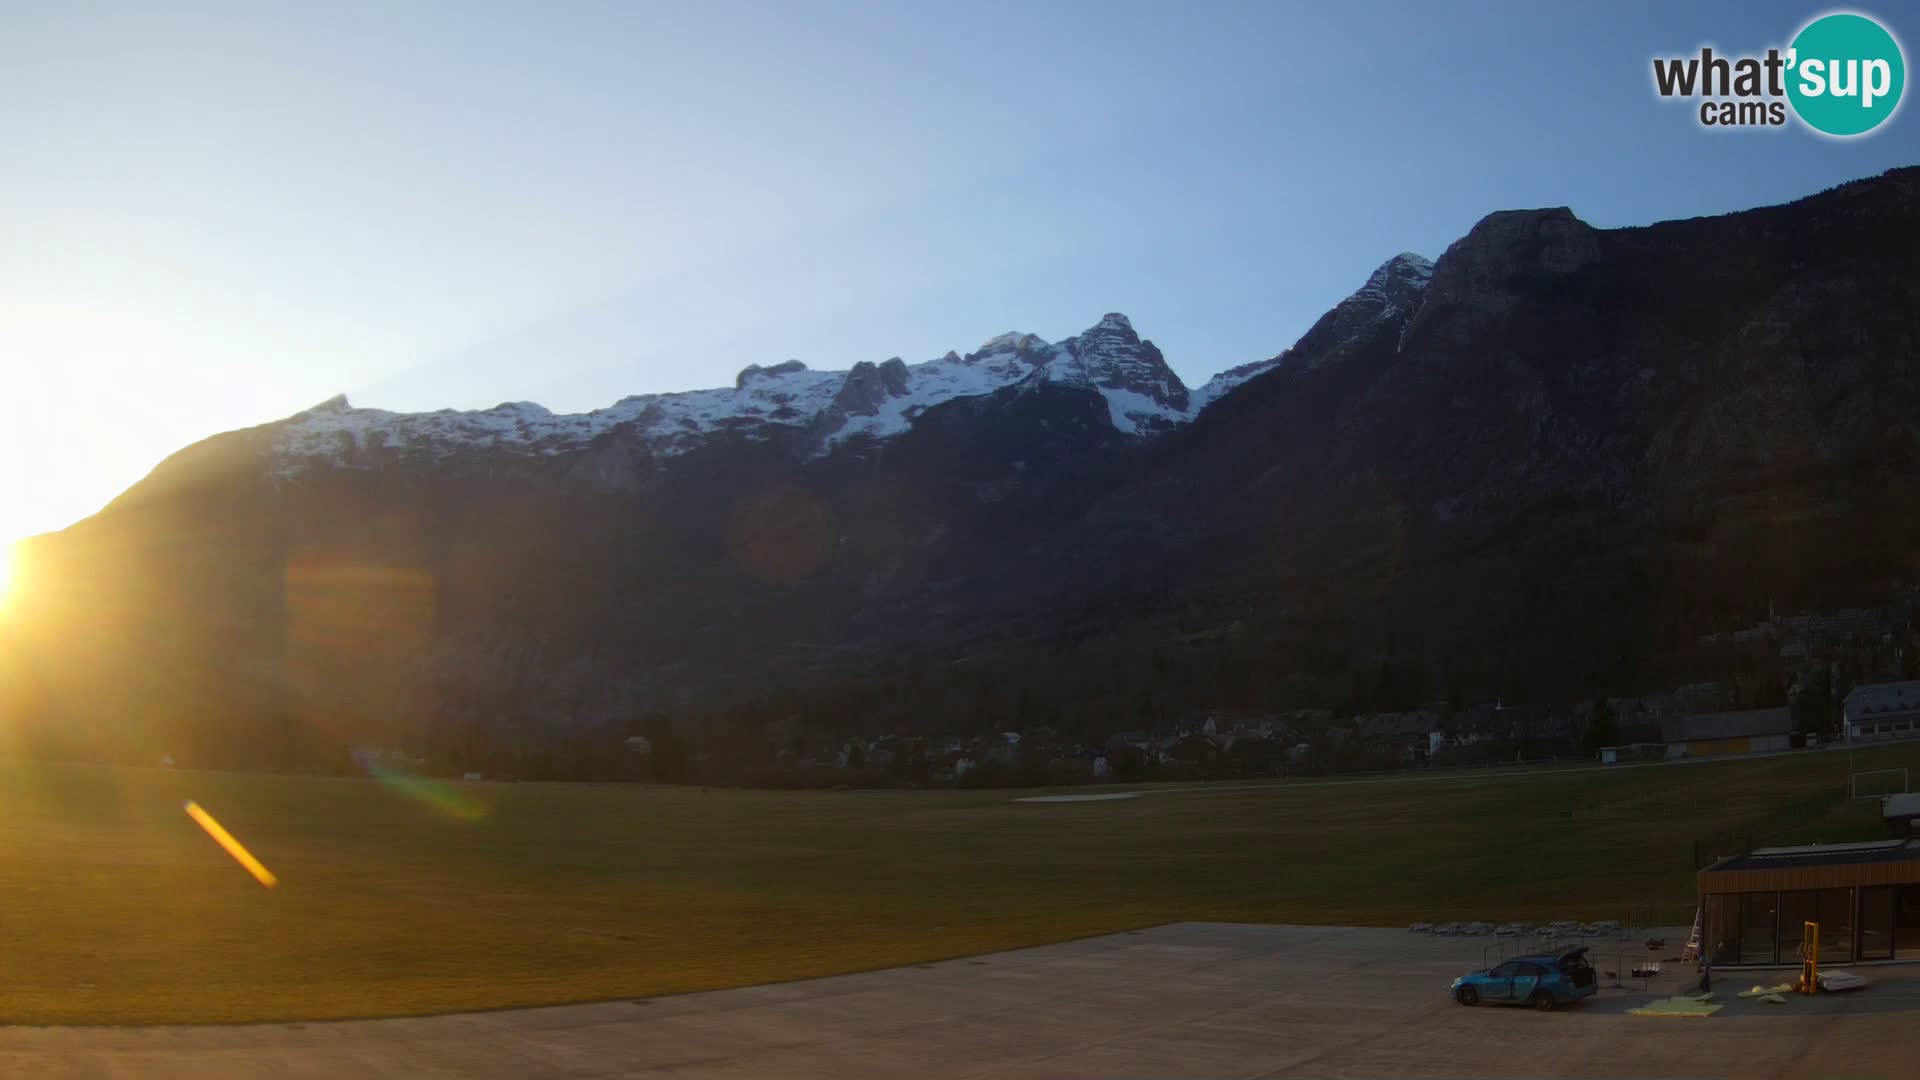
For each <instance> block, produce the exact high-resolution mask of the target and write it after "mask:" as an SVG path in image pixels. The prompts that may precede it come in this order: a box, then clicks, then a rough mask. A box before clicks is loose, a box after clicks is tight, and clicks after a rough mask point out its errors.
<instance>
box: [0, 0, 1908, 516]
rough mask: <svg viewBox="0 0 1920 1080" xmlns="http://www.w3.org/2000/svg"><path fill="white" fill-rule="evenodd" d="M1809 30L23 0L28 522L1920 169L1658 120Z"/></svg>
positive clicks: (3, 140) (1249, 305)
mask: <svg viewBox="0 0 1920 1080" xmlns="http://www.w3.org/2000/svg"><path fill="white" fill-rule="evenodd" d="M1825 10H1828V9H1826V8H1824V7H1821V6H1819V5H1807V4H1791V3H1766V2H1761V3H1738V4H1724V5H1708V4H1686V5H1676V4H1664V3H1645V4H1630V3H1620V4H1607V5H1579V6H1577V7H1576V6H1575V5H1562V4H1469V3H1460V4H1439V5H1436V4H1431V3H1407V4H1392V3H1374V2H1367V0H1344V2H1342V3H1340V4H1337V5H1308V4H1305V3H1299V4H1293V3H1255V4H1210V3H1204V2H1201V3H1186V4H1173V3H1167V2H1158V3H1144V4H1129V3H1112V2H1102V3H1075V2H1068V0H1043V2H1039V3H1033V2H1027V3H965V4H941V5H934V4H900V3H893V2H876V3H852V4H845V3H825V2H813V0H793V2H786V3H766V4H749V3H730V2H714V0H708V2H701V3H689V4H678V3H667V2H660V3H652V2H631V3H608V4H594V3H571V2H554V3H540V4H533V3H524V2H514V3H487V2H481V0H467V2H462V3H434V2H430V0H421V2H414V3H406V4H393V3H385V2H382V3H367V4H362V3H351V2H334V0H329V2H326V3H319V2H314V3H308V4H288V3H272V2H253V3H244V4H243V3H232V4H200V3H193V2H191V0H180V2H175V3H169V4H165V5H155V4H148V3H133V4H114V3H108V2H93V3H87V4H71V3H66V2H64V0H54V2H47V3H21V2H17V0H0V402H4V404H5V408H4V412H3V413H0V416H4V417H5V419H4V422H0V461H4V462H5V466H4V471H0V541H5V540H9V539H13V538H17V537H20V536H24V535H27V534H30V533H34V532H39V531H44V530H51V529H57V528H62V527H64V526H66V525H67V524H69V523H71V522H72V521H74V520H76V519H79V518H81V517H84V516H86V515H87V514H90V513H92V512H94V511H95V510H97V509H98V508H99V507H100V506H102V505H104V504H105V503H106V502H107V501H108V500H110V499H111V498H112V497H113V496H115V495H116V494H118V493H119V492H120V491H122V490H124V489H125V488H126V487H127V486H128V485H130V484H132V483H133V482H135V481H137V480H138V479H139V478H140V477H141V476H143V475H144V474H145V473H146V472H147V471H148V470H149V469H151V468H152V467H153V466H154V465H155V464H157V463H158V462H159V461H160V460H161V459H162V458H164V457H166V456H167V455H168V454H170V453H172V452H173V451H175V450H177V449H180V448H181V447H183V446H185V445H188V444H190V443H192V442H194V441H196V440H198V439H201V438H204V437H206V436H208V435H211V434H213V433H216V432H219V431H224V430H231V429H234V428H240V427H247V426H251V425H254V424H258V423H263V422H267V421H270V420H273V419H277V418H279V417H283V416H286V415H289V414H291V413H294V412H297V411H299V410H301V409H304V408H306V407H308V406H311V405H313V404H316V403H318V402H320V401H321V400H323V399H325V398H327V397H329V396H331V395H333V394H336V393H341V392H345V393H347V394H348V395H349V396H350V397H351V398H352V400H353V401H354V403H355V404H357V405H370V406H378V407H382V408H391V409H401V410H416V409H435V408H443V407H456V408H485V407H489V406H491V405H494V404H497V403H499V402H502V401H512V400H530V401H538V402H540V403H542V404H544V405H546V406H548V407H549V408H552V409H554V410H555V411H564V412H573V411H583V410H587V409H592V408H596V407H599V406H603V405H607V404H610V403H611V402H613V401H615V400H617V399H619V398H620V397H623V396H626V395H628V394H635V393H646V392H659V391H672V390H689V389H696V388H702V387H710V386H720V385H727V384H730V383H731V382H732V380H733V377H734V375H735V373H736V372H737V371H738V370H739V369H741V368H742V367H745V366H746V365H747V364H750V363H774V362H779V361H782V360H786V359H788V358H797V359H800V360H803V361H805V362H806V363H807V364H808V365H809V366H812V367H815V368H845V367H848V366H850V365H852V364H853V363H855V362H856V361H860V360H874V361H879V360H884V359H886V358H888V357H890V356H901V357H904V358H905V359H907V360H908V361H909V362H918V361H922V360H927V359H931V358H933V357H936V356H939V355H941V354H942V353H944V352H946V351H947V350H949V349H956V350H959V351H961V352H966V351H968V350H969V349H971V348H973V347H974V346H976V345H978V344H979V343H980V342H982V341H984V340H985V339H987V338H989V337H991V336H993V335H995V334H998V333H1001V332H1003V331H1007V330H1023V331H1032V332H1035V333H1038V334H1040V335H1041V336H1042V337H1045V338H1047V339H1049V340H1057V339H1059V338H1061V337H1065V336H1068V335H1071V334H1074V333H1078V332H1079V331H1080V330H1082V329H1085V328H1086V327H1088V326H1090V325H1092V324H1093V323H1095V322H1096V321H1098V320H1099V318H1100V316H1101V315H1102V314H1103V313H1105V312H1108V311H1120V312H1124V313H1126V314H1127V315H1129V316H1130V317H1131V318H1132V320H1133V323H1134V325H1135V327H1136V328H1137V329H1138V330H1139V331H1140V332H1141V334H1142V335H1143V336H1145V337H1148V338H1150V339H1152V340H1153V341H1154V342H1155V343H1156V344H1158V345H1159V346H1160V347H1161V349H1162V350H1163V352H1164V353H1165V354H1166V356H1167V359H1168V361H1169V363H1170V364H1172V366H1173V367H1174V369H1175V370H1176V371H1177V372H1178V373H1179V374H1180V375H1181V377H1182V378H1183V379H1185V380H1186V381H1187V382H1188V383H1190V384H1193V385H1197V384H1199V383H1200V382H1203V381H1204V380H1205V379H1206V378H1207V377H1208V376H1209V375H1211V374H1213V373H1214V372H1217V371H1219V370H1222V369H1224V368H1227V367H1231V366H1234V365H1237V364H1242V363H1246V362H1248V361H1251V360H1257V359H1262V358H1265V357H1268V356H1271V355H1274V354H1276V353H1278V352H1280V351H1281V350H1282V349H1284V348H1286V347H1287V346H1288V345H1290V344H1291V343H1292V342H1293V341H1294V339H1295V338H1297V337H1298V336H1299V335H1300V334H1301V333H1302V332H1304V331H1305V330H1306V328H1307V327H1308V326H1310V325H1311V324H1312V322H1313V320H1314V319H1316V318H1317V317H1318V316H1319V315H1320V314H1322V313H1323V312H1324V311H1326V310H1327V309H1328V308H1329V307H1331V306H1332V305H1333V304H1335V303H1337V302H1338V301H1339V300H1340V299H1341V298H1342V297H1344V296H1346V295H1347V294H1348V293H1350V292H1352V291H1353V290H1354V289H1355V288H1357V287H1358V286H1359V285H1360V284H1361V283H1362V282H1363V281H1364V280H1365V279H1366V277H1367V275H1368V273H1369V272H1371V270H1372V269H1373V268H1374V267H1375V266H1377V265H1378V264H1379V263H1381V262H1382V261H1384V260H1386V259H1387V258H1389V257H1391V256H1392V255H1394V254H1395V253H1397V252H1400V251H1415V252H1418V253H1421V254H1424V255H1427V256H1429V257H1438V256H1439V255H1440V253H1441V252H1442V251H1444V250H1445V248H1446V246H1447V245H1448V244H1449V243H1451V242H1452V241H1453V240H1455V239H1457V238H1458V237H1459V236H1461V235H1462V234H1464V233H1465V232H1466V231H1467V230H1468V229H1469V228H1471V227H1472V225H1473V224H1474V222H1475V221H1477V220H1478V219H1479V218H1480V217H1482V216H1484V215H1485V214H1487V213H1489V212H1491V211H1494V210H1499V209H1506V208H1514V207H1532V206H1561V205H1565V206H1570V207H1572V208H1573V210H1574V212H1575V213H1577V214H1579V215H1580V216H1581V217H1582V218H1584V219H1585V220H1587V221H1589V222H1591V223H1593V224H1595V225H1597V226H1603V227H1605V226H1620V225H1633V224H1644V223H1648V222H1652V221H1657V220H1664V219H1670V218H1679V217H1691V216H1695V215H1700V214H1712V213H1721V212H1725V211H1730V210H1736V209H1742V208H1746V207H1749V206H1755V205H1764V204H1768V203H1777V202H1783V201H1787V200H1789V199H1792V198H1796V197H1799V196H1801V195H1806V194H1811V193H1813V192H1815V191H1819V190H1821V189H1823V188H1826V187H1829V186H1831V185H1833V184H1835V183H1839V182H1841V181H1844V180H1848V179H1853V178H1857V177H1861V176H1866V175H1871V174H1873V173H1877V172H1880V171H1883V170H1885V169H1887V168H1890V167H1895V166H1899V165H1907V164H1914V163H1916V162H1920V119H1916V117H1915V116H1914V110H1913V109H1912V108H1910V107H1909V108H1903V109H1902V112H1901V113H1900V114H1899V115H1897V116H1895V117H1894V119H1893V120H1891V121H1890V122H1888V123H1887V124H1885V125H1883V126H1882V128H1881V130H1879V131H1877V132H1875V133H1874V134H1872V135H1871V136H1868V137H1865V138H1861V139H1855V140H1850V141H1844V142H1843V141H1836V140H1830V139H1824V138H1821V137H1819V136H1817V135H1814V134H1812V133H1810V132H1808V131H1807V130H1805V129H1804V128H1801V127H1798V126H1797V125H1795V126H1789V127H1788V128H1786V129H1784V130H1780V129H1775V130H1742V131H1731V132H1729V131H1720V132H1715V131H1709V130H1705V129H1702V128H1701V127H1700V126H1699V124H1698V123H1697V121H1696V120H1695V119H1694V116H1693V113H1692V110H1691V108H1690V107H1689V106H1688V105H1686V104H1683V103H1677V102H1671V101H1666V102H1663V101H1661V100H1658V99H1657V98H1656V96H1655V94H1654V92H1653V88H1652V79H1651V74H1650V71H1651V60H1652V58H1653V57H1654V56H1655V55H1662V56H1672V55H1684V54H1686V53H1688V52H1693V51H1697V50H1698V48H1699V46H1700V45H1702V44H1712V45H1714V46H1716V47H1717V48H1720V49H1724V50H1728V51H1737V52H1738V51H1761V50H1764V49H1765V48H1767V47H1768V46H1770V45H1784V44H1785V42H1786V41H1787V40H1788V39H1789V38H1790V37H1791V35H1792V34H1793V33H1794V31H1795V30H1797V29H1798V28H1799V27H1800V26H1801V25H1803V24H1804V23H1806V22H1807V21H1808V20H1809V19H1810V18H1812V17H1813V16H1815V15H1817V14H1819V13H1822V12H1823V11H1825ZM1857 10H1862V11H1866V12H1868V13H1870V14H1880V15H1883V16H1885V18H1884V19H1883V22H1885V23H1886V24H1887V25H1888V26H1890V28H1891V29H1892V30H1893V31H1894V33H1895V34H1897V35H1901V34H1912V35H1915V37H1914V38H1913V39H1912V40H1920V14H1915V13H1911V12H1909V11H1906V10H1903V9H1901V8H1899V7H1896V6H1894V5H1891V4H1888V5H1885V6H1884V7H1883V8H1881V9H1879V10H1877V11H1876V9H1874V8H1871V7H1867V8H1860V9H1857ZM1909 23H1911V24H1912V25H1906V24H1909ZM1903 40H1905V39H1904V38H1903ZM1908 52H1909V56H1910V57H1911V55H1912V47H1911V46H1909V47H1908Z"/></svg>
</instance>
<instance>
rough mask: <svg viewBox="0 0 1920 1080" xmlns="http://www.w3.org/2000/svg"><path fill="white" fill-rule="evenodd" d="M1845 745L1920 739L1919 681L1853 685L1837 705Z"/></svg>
mask: <svg viewBox="0 0 1920 1080" xmlns="http://www.w3.org/2000/svg"><path fill="white" fill-rule="evenodd" d="M1840 719H1841V721H1842V723H1843V725H1844V726H1843V728H1842V730H1843V732H1844V733H1845V737H1846V740H1847V741H1848V742H1879V741H1884V740H1887V739H1911V738H1915V737H1917V736H1920V681H1915V682H1889V683H1868V684H1866V685H1865V686H1856V687H1854V688H1853V690H1852V691H1851V692H1850V693H1848V694H1847V699H1846V701H1844V702H1843V703H1841V706H1840Z"/></svg>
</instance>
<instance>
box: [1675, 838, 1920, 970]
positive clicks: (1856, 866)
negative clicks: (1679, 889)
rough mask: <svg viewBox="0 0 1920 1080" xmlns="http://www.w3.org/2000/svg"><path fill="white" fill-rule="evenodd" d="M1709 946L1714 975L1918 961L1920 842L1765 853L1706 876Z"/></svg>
mask: <svg viewBox="0 0 1920 1080" xmlns="http://www.w3.org/2000/svg"><path fill="white" fill-rule="evenodd" d="M1699 886H1700V898H1701V906H1702V908H1703V914H1704V916H1705V923H1704V924H1703V926H1702V927H1701V947H1702V949H1703V950H1704V951H1705V952H1706V954H1707V956H1708V957H1709V958H1711V959H1712V961H1713V963H1714V965H1715V966H1716V967H1718V966H1722V965H1727V966H1736V965H1753V966H1761V965H1774V964H1787V965H1797V964H1798V963H1800V942H1801V938H1802V935H1803V933H1804V928H1805V924H1806V923H1809V922H1817V923H1819V924H1820V963H1821V965H1822V966H1825V965H1828V964H1852V963H1866V962H1871V961H1876V960H1920V838H1916V839H1903V840H1877V841H1874V842H1871V843H1865V844H1821V845H1817V846H1813V847H1787V848H1760V849H1758V850H1756V851H1753V852H1750V853H1748V854H1746V855H1734V856H1731V857H1729V858H1725V859H1721V860H1719V861H1718V862H1715V863H1714V864H1713V865H1711V866H1709V867H1707V868H1706V869H1704V870H1701V871H1700V874H1699Z"/></svg>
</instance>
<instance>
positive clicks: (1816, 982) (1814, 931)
mask: <svg viewBox="0 0 1920 1080" xmlns="http://www.w3.org/2000/svg"><path fill="white" fill-rule="evenodd" d="M1793 988H1794V989H1795V990H1798V991H1800V992H1801V993H1803V994H1817V993H1819V992H1820V924H1819V923H1817V922H1810V923H1807V924H1806V926H1805V927H1804V928H1803V929H1802V930H1801V937H1800V981H1799V982H1797V983H1795V984H1794V987H1793Z"/></svg>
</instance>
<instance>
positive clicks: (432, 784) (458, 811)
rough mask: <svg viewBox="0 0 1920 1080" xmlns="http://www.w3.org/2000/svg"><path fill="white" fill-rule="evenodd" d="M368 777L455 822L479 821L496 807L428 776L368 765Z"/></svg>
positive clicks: (373, 763)
mask: <svg viewBox="0 0 1920 1080" xmlns="http://www.w3.org/2000/svg"><path fill="white" fill-rule="evenodd" d="M366 769H367V775H369V776H371V777H373V778H374V779H375V780H378V781H380V782H381V783H382V784H385V785H386V786H387V787H389V788H392V789H393V790H394V791H397V792H399V793H400V794H402V795H405V796H406V797H407V798H409V799H412V800H413V801H414V802H417V803H419V804H420V805H422V806H425V807H426V808H427V809H429V810H432V811H433V812H435V813H437V814H440V815H442V816H443V817H449V818H452V819H453V820H455V821H479V820H480V819H481V818H484V817H486V816H487V813H488V811H489V810H491V809H492V808H491V807H489V806H488V805H487V804H486V803H484V802H482V801H481V800H479V799H477V798H475V797H474V796H472V795H471V794H469V793H467V792H465V791H462V790H461V789H459V788H457V787H454V786H453V785H451V784H444V783H441V782H440V781H438V780H433V779H429V778H428V777H425V776H415V775H414V774H412V773H410V772H405V771H402V770H400V769H395V768H392V767H390V766H386V765H382V764H380V763H379V762H368V763H367V766H366Z"/></svg>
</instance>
